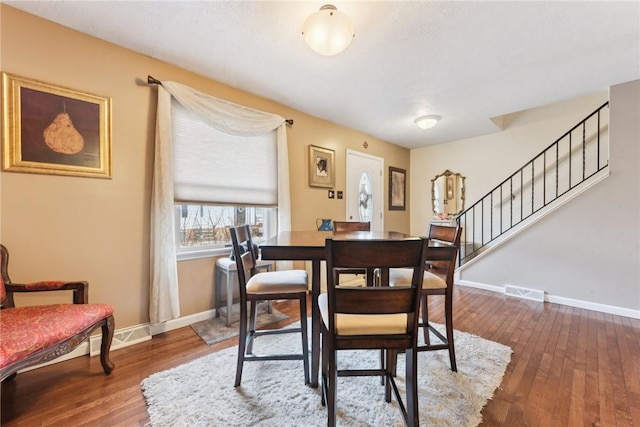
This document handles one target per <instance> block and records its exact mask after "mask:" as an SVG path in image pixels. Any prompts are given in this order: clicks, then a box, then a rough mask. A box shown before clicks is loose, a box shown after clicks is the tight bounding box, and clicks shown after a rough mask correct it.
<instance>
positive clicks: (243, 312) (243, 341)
mask: <svg viewBox="0 0 640 427" xmlns="http://www.w3.org/2000/svg"><path fill="white" fill-rule="evenodd" d="M246 346H247V303H246V302H245V303H240V334H239V335H238V363H237V366H236V382H235V387H238V386H239V385H240V382H241V381H242V366H243V364H244V355H245V349H246Z"/></svg>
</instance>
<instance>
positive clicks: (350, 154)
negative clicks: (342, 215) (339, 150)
mask: <svg viewBox="0 0 640 427" xmlns="http://www.w3.org/2000/svg"><path fill="white" fill-rule="evenodd" d="M383 166H384V159H382V158H381V157H376V156H371V155H369V154H364V153H361V152H358V151H352V150H347V173H346V176H347V188H346V201H347V221H361V222H371V230H372V231H382V230H383V229H384V217H383V215H382V207H383V204H382V201H383V198H384V189H383V188H382V169H383Z"/></svg>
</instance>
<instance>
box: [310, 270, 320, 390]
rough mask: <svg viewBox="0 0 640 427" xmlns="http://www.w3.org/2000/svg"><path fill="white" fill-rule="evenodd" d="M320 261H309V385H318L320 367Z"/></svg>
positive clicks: (314, 386)
mask: <svg viewBox="0 0 640 427" xmlns="http://www.w3.org/2000/svg"><path fill="white" fill-rule="evenodd" d="M319 295H320V261H319V260H312V261H311V375H310V380H311V384H310V385H311V387H313V388H317V387H318V370H319V368H320V308H319V307H318V296H319Z"/></svg>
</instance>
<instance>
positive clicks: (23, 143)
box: [2, 73, 111, 178]
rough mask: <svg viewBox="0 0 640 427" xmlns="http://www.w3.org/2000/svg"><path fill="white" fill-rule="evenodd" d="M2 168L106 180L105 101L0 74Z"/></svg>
mask: <svg viewBox="0 0 640 427" xmlns="http://www.w3.org/2000/svg"><path fill="white" fill-rule="evenodd" d="M2 99H3V105H2V107H3V116H2V118H3V122H4V126H3V129H4V130H3V133H2V170H4V171H9V172H27V173H42V174H53V175H72V176H85V177H93V178H111V99H110V98H106V97H103V96H98V95H93V94H90V93H86V92H81V91H77V90H73V89H69V88H65V87H60V86H54V85H51V84H48V83H44V82H41V81H37V80H31V79H26V78H23V77H18V76H15V75H11V74H7V73H2Z"/></svg>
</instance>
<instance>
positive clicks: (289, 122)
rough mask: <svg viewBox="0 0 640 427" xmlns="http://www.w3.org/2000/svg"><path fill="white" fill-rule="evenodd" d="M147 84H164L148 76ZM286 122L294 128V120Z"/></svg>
mask: <svg viewBox="0 0 640 427" xmlns="http://www.w3.org/2000/svg"><path fill="white" fill-rule="evenodd" d="M147 84H150V85H160V86H162V82H161V81H160V80H158V79H156V78H154V77H151V76H147ZM285 122H287V124H288V125H289V126H293V119H287V120H285Z"/></svg>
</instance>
